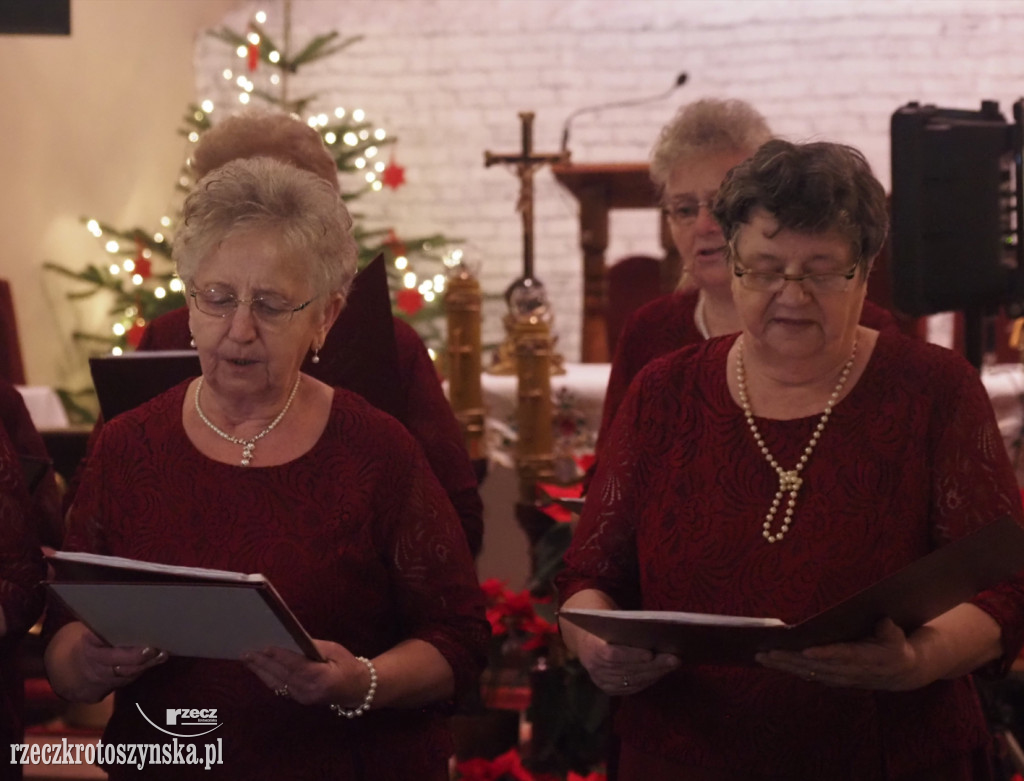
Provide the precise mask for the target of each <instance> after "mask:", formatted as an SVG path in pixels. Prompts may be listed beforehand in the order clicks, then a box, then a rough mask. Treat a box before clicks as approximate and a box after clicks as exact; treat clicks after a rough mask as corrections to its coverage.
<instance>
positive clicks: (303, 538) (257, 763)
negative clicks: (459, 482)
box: [47, 384, 490, 781]
mask: <svg viewBox="0 0 1024 781" xmlns="http://www.w3.org/2000/svg"><path fill="white" fill-rule="evenodd" d="M186 387H187V384H182V385H179V386H177V387H175V388H173V389H172V390H170V391H168V392H167V393H165V394H163V395H161V396H159V397H157V398H156V399H154V400H153V401H151V402H148V403H147V404H145V405H143V406H141V407H139V408H137V409H135V410H132V411H131V412H127V413H124V414H122V415H120V416H118V417H117V418H115V419H114V420H112V421H110V422H108V423H107V424H106V425H105V426H104V427H103V431H102V433H101V434H100V437H99V440H98V442H97V445H96V449H95V451H94V453H93V454H92V456H91V457H90V459H89V461H88V464H87V466H86V470H85V474H84V477H83V480H82V483H81V487H80V489H79V492H78V498H77V499H76V501H75V504H74V507H73V509H72V516H71V519H70V527H69V530H68V538H67V546H66V547H67V548H68V549H71V550H85V551H92V552H97V553H104V554H113V555H118V556H129V557H133V558H138V559H144V560H147V561H155V562H163V563H167V564H179V565H194V566H202V567H213V568H217V569H231V570H237V571H243V572H261V573H263V574H264V575H266V576H267V577H268V578H269V579H270V580H271V582H272V583H273V584H274V586H275V587H276V588H277V590H278V591H279V592H280V593H281V595H282V597H283V598H284V599H285V601H286V602H287V603H288V604H289V606H290V607H291V608H292V610H293V612H294V613H295V615H296V616H297V617H298V619H299V620H300V621H301V622H302V624H303V625H304V626H305V627H306V629H307V630H308V631H309V633H310V634H311V635H312V636H313V637H314V638H319V639H325V640H332V641H335V642H338V643H341V644H342V645H344V646H345V647H346V648H348V649H349V650H350V651H351V652H352V653H354V654H357V655H362V656H366V657H370V658H372V657H373V656H375V655H377V654H380V653H381V652H383V651H385V650H387V649H389V648H391V647H392V646H394V645H396V644H397V643H399V642H401V641H402V640H404V639H409V638H418V639H421V640H424V641H426V642H428V643H431V644H432V645H433V646H434V647H435V648H437V649H438V651H440V653H441V654H442V655H443V656H444V657H445V659H447V661H448V663H449V664H450V665H451V668H452V670H453V671H454V674H455V680H456V690H457V692H459V693H461V692H465V691H467V690H469V689H470V688H471V687H472V686H474V685H475V682H476V680H477V676H478V675H479V672H480V670H481V668H482V664H483V655H484V649H485V647H486V643H487V640H488V637H489V634H490V632H489V626H488V624H487V622H486V620H485V619H484V616H483V601H482V596H481V592H480V589H479V587H478V585H477V581H476V575H475V573H474V569H473V561H472V558H471V556H470V553H469V548H468V547H467V545H466V540H465V536H464V535H463V534H462V531H461V529H460V528H459V524H458V519H457V518H456V517H455V513H454V511H453V510H452V507H451V503H450V502H449V501H448V500H447V498H446V497H445V494H444V491H443V490H442V488H441V486H440V485H439V484H438V482H437V480H436V478H435V477H434V476H433V474H432V473H431V471H430V468H429V467H428V466H427V464H426V461H425V459H424V458H423V455H422V452H421V450H420V448H419V447H418V446H417V445H416V443H415V441H414V440H413V439H412V437H411V436H410V435H409V434H408V432H407V431H405V429H404V428H403V427H402V426H401V425H400V424H399V423H397V422H396V421H395V420H394V419H393V418H391V417H390V416H388V415H385V414H383V413H381V412H380V411H378V410H376V409H375V408H373V407H371V406H370V405H369V404H368V403H367V402H365V401H364V400H363V399H362V398H360V397H358V396H356V395H355V394H353V393H350V392H348V391H345V390H341V389H338V390H336V391H335V396H334V402H333V406H332V410H331V414H330V420H329V422H328V425H327V428H326V430H325V431H324V433H323V435H322V436H321V438H320V440H319V441H318V442H317V443H316V445H315V446H314V447H313V448H312V449H311V450H310V451H309V452H307V453H306V454H304V455H302V456H301V457H299V458H297V459H295V460H294V461H292V462H289V463H287V464H283V465H280V466H270V467H242V466H235V465H231V464H223V463H219V462H216V461H212V460H210V459H209V458H206V457H205V456H203V455H202V454H201V453H199V451H197V450H196V448H195V447H194V446H193V445H192V444H191V442H190V441H189V439H188V438H187V436H186V434H185V430H184V428H183V426H182V422H181V411H182V403H183V401H184V396H185V391H186ZM63 620H66V617H63ZM55 628H56V626H48V627H47V631H48V632H50V631H54V629H55ZM136 706H138V707H136ZM174 707H186V708H216V709H217V717H218V720H219V721H220V723H221V725H222V726H221V727H220V728H219V729H218V730H217V731H216V732H215V733H214V734H212V735H211V736H208V737H204V738H199V739H198V741H199V742H200V743H202V742H204V741H206V740H208V739H209V738H212V737H219V738H221V739H222V742H223V760H224V764H223V765H222V766H215V767H214V769H213V770H212V771H210V772H207V771H204V770H202V769H201V768H196V767H191V768H184V767H182V766H164V767H162V768H156V767H153V768H147V769H146V771H145V772H144V773H142V774H141V775H142V776H143V777H145V778H147V779H148V778H168V779H179V778H190V777H193V775H194V776H195V777H201V778H207V777H209V776H210V775H211V773H212V774H213V775H214V776H216V775H218V773H219V774H220V776H221V777H225V778H233V779H274V781H278V780H279V779H382V780H383V779H388V780H389V781H407V779H411V778H424V779H431V781H433V780H434V779H438V780H440V779H445V778H447V775H446V772H447V770H446V768H447V764H446V763H447V760H448V757H449V756H450V755H451V751H452V744H451V741H450V738H449V735H448V733H447V729H446V725H445V720H444V712H443V711H444V706H442V705H438V706H435V707H427V708H419V709H408V710H403V709H389V708H380V709H371V710H370V711H369V712H368V713H367V714H366V715H364V716H361V717H359V718H355V719H346V718H339V717H338V716H336V715H335V714H333V713H332V712H331V711H330V710H329V709H328V708H327V706H305V705H299V704H298V703H296V702H294V701H293V700H290V699H288V698H282V697H275V696H274V694H273V692H272V691H270V690H269V689H268V688H267V687H266V686H265V685H264V684H262V683H261V682H260V681H259V679H257V678H256V676H255V675H253V674H252V673H250V672H249V671H248V670H247V669H246V668H245V667H244V666H243V665H242V664H241V663H240V662H232V661H212V660H202V659H189V658H172V659H170V660H169V661H168V662H166V663H165V664H163V665H161V666H159V667H157V668H154V669H152V670H150V671H147V672H146V673H145V674H144V675H143V676H141V677H140V678H139V679H138V680H137V681H136V682H135V683H133V684H131V685H129V686H126V687H125V688H123V689H120V690H119V691H118V693H117V695H116V698H115V708H114V714H113V717H112V718H111V720H110V722H109V724H108V726H107V729H106V732H105V733H104V741H106V742H144V743H152V742H154V741H158V740H165V741H170V738H168V737H167V736H164V735H162V734H161V733H159V732H157V731H156V730H155V729H154V728H153V727H152V726H150V725H149V724H147V723H146V722H145V721H144V720H143V718H142V716H141V715H140V712H139V711H140V709H141V711H142V712H144V713H146V714H147V715H148V716H149V717H150V718H155V716H154V714H155V715H156V717H159V716H160V715H161V714H163V713H164V712H165V710H166V709H167V708H174ZM158 723H163V722H158ZM204 755H205V754H204V751H203V749H202V748H200V751H199V756H201V757H202V756H204ZM107 769H108V770H109V771H110V774H111V778H122V777H124V776H127V775H132V774H133V773H134V772H135V771H133V770H132V769H130V768H126V767H123V766H117V765H115V766H111V767H109V768H107Z"/></svg>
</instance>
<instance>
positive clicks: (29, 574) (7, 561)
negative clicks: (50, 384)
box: [0, 381, 46, 780]
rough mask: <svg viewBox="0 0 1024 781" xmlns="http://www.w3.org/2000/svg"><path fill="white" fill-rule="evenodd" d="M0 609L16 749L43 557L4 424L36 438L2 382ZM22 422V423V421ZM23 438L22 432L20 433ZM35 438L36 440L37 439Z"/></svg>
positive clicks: (3, 691) (2, 727) (0, 734)
mask: <svg viewBox="0 0 1024 781" xmlns="http://www.w3.org/2000/svg"><path fill="white" fill-rule="evenodd" d="M0 386H2V388H3V390H6V391H9V392H10V393H13V394H14V396H16V397H17V399H14V398H13V397H11V396H9V395H8V394H7V393H3V392H0V419H2V420H3V423H4V425H2V426H0V609H2V610H3V616H4V621H5V622H6V625H7V630H6V632H4V633H3V635H2V636H0V745H3V746H9V745H10V744H11V743H20V742H21V740H22V737H21V736H22V732H23V729H24V722H23V713H22V708H23V702H24V691H23V688H22V687H23V683H22V678H21V674H20V671H19V669H18V657H17V650H18V645H19V643H20V641H21V639H22V638H23V637H24V636H25V633H26V632H27V631H28V630H29V628H30V627H31V626H32V625H33V624H34V623H35V622H36V619H37V618H39V613H40V612H41V611H42V608H43V594H42V589H41V587H40V585H39V583H40V581H41V580H42V579H43V577H44V575H45V574H46V573H45V570H44V568H43V557H42V553H41V551H40V549H39V540H38V537H37V535H36V531H35V529H34V528H33V527H32V521H31V520H30V518H31V516H32V503H31V501H30V499H29V493H28V488H27V486H26V485H25V480H24V476H23V474H22V467H21V463H20V460H19V455H20V453H19V452H18V450H17V448H16V446H15V444H14V441H13V437H11V436H8V433H7V429H6V425H7V422H8V421H9V420H10V421H13V422H16V423H17V424H18V426H17V427H18V428H20V427H21V426H27V427H28V428H31V429H32V431H33V432H34V431H35V429H34V428H32V423H31V420H30V419H29V418H28V413H27V412H25V407H24V403H23V402H22V401H21V396H20V395H19V394H18V392H17V391H16V390H14V389H13V388H11V387H10V386H9V385H7V383H6V382H4V381H0ZM22 417H24V420H22ZM22 433H23V432H22ZM37 436H38V435H37ZM18 778H21V766H20V765H11V764H10V763H9V758H8V760H6V761H5V762H2V763H0V779H5V780H6V779H18Z"/></svg>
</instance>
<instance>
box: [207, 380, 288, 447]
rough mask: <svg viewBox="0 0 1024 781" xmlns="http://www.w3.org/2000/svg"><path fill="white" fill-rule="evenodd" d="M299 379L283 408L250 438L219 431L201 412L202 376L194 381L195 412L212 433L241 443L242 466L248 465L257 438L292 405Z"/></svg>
mask: <svg viewBox="0 0 1024 781" xmlns="http://www.w3.org/2000/svg"><path fill="white" fill-rule="evenodd" d="M301 380H302V375H301V374H300V375H299V376H298V377H296V378H295V385H294V386H292V392H291V394H290V395H289V396H288V401H286V402H285V403H284V409H282V410H281V411H280V412H279V413H278V414H277V417H276V418H274V419H273V420H272V421H271V422H270V425H269V426H267V427H266V428H265V429H263V431H261V432H260V433H259V434H257V435H256V436H254V437H252V438H251V439H241V438H240V437H233V436H231V435H230V434H228V433H227V432H225V431H221V430H220V429H219V428H217V427H216V426H215V425H213V423H212V422H211V421H210V419H209V418H208V417H206V415H204V414H203V409H202V407H200V406H199V391H200V390H202V388H203V378H202V377H200V378H199V382H197V383H196V412H197V413H198V414H199V419H200V420H201V421H203V423H205V424H206V425H207V426H209V427H210V428H211V429H213V431H214V433H216V434H219V435H220V436H222V437H224V439H226V440H227V441H228V442H233V443H234V444H236V445H241V446H242V466H249V462H250V461H252V453H253V450H255V449H256V443H257V442H258V441H259V440H261V439H263V437H265V436H266V435H267V434H269V433H270V432H271V431H273V430H274V427H275V426H277V424H278V423H280V422H281V418H283V417H284V414H285V413H286V412H287V411H288V408H289V407H290V406H291V405H292V399H294V398H295V393H296V392H297V391H298V390H299V382H300V381H301Z"/></svg>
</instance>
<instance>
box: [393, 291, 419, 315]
mask: <svg viewBox="0 0 1024 781" xmlns="http://www.w3.org/2000/svg"><path fill="white" fill-rule="evenodd" d="M395 303H396V304H397V305H398V308H399V309H400V310H402V311H403V312H405V314H407V315H409V316H410V317H411V316H412V315H414V314H416V313H417V312H419V311H420V310H421V309H422V308H423V294H422V293H420V291H418V290H409V289H405V290H399V291H398V294H397V295H396V296H395Z"/></svg>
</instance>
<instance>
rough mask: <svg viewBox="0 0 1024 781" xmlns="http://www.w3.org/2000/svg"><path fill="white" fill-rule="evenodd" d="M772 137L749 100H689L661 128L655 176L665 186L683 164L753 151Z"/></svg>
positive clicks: (654, 160)
mask: <svg viewBox="0 0 1024 781" xmlns="http://www.w3.org/2000/svg"><path fill="white" fill-rule="evenodd" d="M771 137H772V132H771V130H769V129H768V123H767V122H766V121H765V119H764V117H763V116H761V114H759V113H758V112H757V111H756V110H755V109H754V107H753V106H751V105H750V104H749V103H746V102H745V101H742V100H717V99H714V98H706V99H704V100H698V101H695V102H693V103H689V104H687V105H685V106H683V107H682V108H681V109H679V111H677V112H676V115H675V116H674V117H673V118H672V121H671V122H669V123H668V124H667V125H665V127H663V128H662V129H661V134H660V135H659V136H658V140H657V141H656V142H655V144H654V148H653V149H652V150H651V179H652V180H653V182H654V183H655V184H656V185H657V186H658V188H659V189H662V188H664V186H665V183H666V182H667V181H668V177H669V176H670V175H671V173H672V171H673V170H674V169H675V168H676V167H678V166H679V164H680V163H684V162H687V161H689V160H692V159H693V158H695V157H703V156H706V155H713V154H718V153H720V152H748V153H749V154H753V153H754V151H755V150H756V149H757V148H758V147H759V146H761V144H763V143H764V142H765V141H767V140H768V139H770V138H771Z"/></svg>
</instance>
